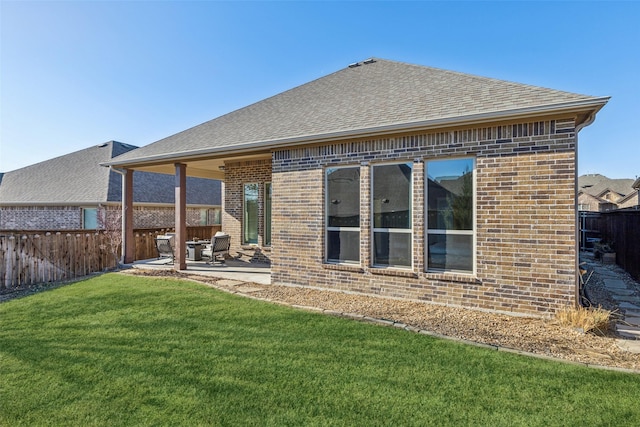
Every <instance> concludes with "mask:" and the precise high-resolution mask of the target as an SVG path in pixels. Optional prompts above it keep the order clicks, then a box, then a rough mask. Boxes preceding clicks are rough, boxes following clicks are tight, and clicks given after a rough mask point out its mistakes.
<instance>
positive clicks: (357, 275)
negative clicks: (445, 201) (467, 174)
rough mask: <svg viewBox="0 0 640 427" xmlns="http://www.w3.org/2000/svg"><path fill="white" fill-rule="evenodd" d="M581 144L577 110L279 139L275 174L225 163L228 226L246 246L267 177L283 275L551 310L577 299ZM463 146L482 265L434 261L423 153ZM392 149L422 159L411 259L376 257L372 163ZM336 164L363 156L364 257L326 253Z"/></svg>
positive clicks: (356, 288) (458, 302)
mask: <svg viewBox="0 0 640 427" xmlns="http://www.w3.org/2000/svg"><path fill="white" fill-rule="evenodd" d="M575 153H576V134H575V130H574V121H573V119H556V120H546V121H531V122H526V123H524V122H523V123H509V124H504V125H499V126H496V125H493V126H487V127H477V128H467V129H457V130H450V131H441V132H437V133H425V134H414V135H394V136H389V137H385V138H380V139H369V140H354V141H340V142H336V143H332V144H325V145H319V146H313V147H305V148H292V149H289V150H280V151H276V152H274V153H273V155H272V167H273V173H272V177H271V176H270V173H269V162H247V163H235V164H227V165H226V166H227V167H226V177H225V187H226V191H225V203H226V206H225V212H224V213H223V229H224V230H225V231H227V232H229V233H230V234H231V236H232V239H233V241H232V249H233V248H238V247H240V246H241V245H240V242H239V238H240V236H241V235H242V184H243V183H246V182H258V183H260V184H261V186H260V187H261V191H263V189H264V185H262V184H263V183H264V182H267V181H269V180H271V181H272V182H273V211H272V217H273V219H272V222H273V224H272V225H273V235H272V243H273V252H272V253H270V258H271V269H272V270H271V271H272V282H273V283H289V284H297V285H303V286H318V287H324V288H330V289H336V290H344V291H352V292H359V293H365V294H379V295H384V296H389V297H399V298H408V299H414V300H422V301H429V302H432V303H435V304H446V305H454V306H463V307H468V308H473V309H478V310H491V311H499V312H508V313H519V314H525V315H534V316H547V315H550V314H552V313H553V312H555V311H557V310H558V309H560V308H562V307H565V306H567V305H575V302H576V276H575V264H576V216H575V206H576V201H575V179H576V158H575ZM461 156H470V157H474V158H475V159H476V171H475V179H476V247H475V251H476V272H475V275H465V274H454V273H432V272H428V273H427V272H425V250H424V239H425V227H424V217H425V212H424V209H425V206H424V189H425V178H424V162H425V161H428V160H431V159H446V158H451V157H461ZM381 161H403V162H406V161H410V162H413V165H414V166H413V209H412V215H413V266H412V267H411V268H408V269H401V268H373V267H371V264H372V263H371V241H370V240H371V239H370V236H371V232H372V230H371V219H370V213H371V212H370V203H371V201H370V176H371V174H370V172H371V165H372V164H375V163H377V162H381ZM337 165H352V166H353V165H355V166H359V167H360V172H361V181H360V182H361V196H360V197H361V208H360V209H361V210H360V215H361V220H360V226H361V229H360V236H361V239H360V241H361V243H360V254H361V259H360V264H359V265H341V264H326V263H324V225H325V224H324V222H325V220H324V170H325V168H326V167H327V166H337ZM260 200H261V203H262V200H263V194H262V193H261V194H260ZM260 218H261V220H262V214H261V215H260ZM260 235H262V223H261V224H260ZM259 246H260V245H258V247H259Z"/></svg>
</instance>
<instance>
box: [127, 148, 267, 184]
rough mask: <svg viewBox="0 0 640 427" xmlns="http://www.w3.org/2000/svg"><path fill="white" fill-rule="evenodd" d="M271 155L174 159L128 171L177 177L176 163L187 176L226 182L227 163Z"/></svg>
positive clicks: (143, 165) (258, 158)
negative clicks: (225, 167)
mask: <svg viewBox="0 0 640 427" xmlns="http://www.w3.org/2000/svg"><path fill="white" fill-rule="evenodd" d="M270 158H271V153H270V152H265V153H253V154H251V155H228V156H215V157H194V158H172V159H167V160H164V162H163V161H161V160H158V161H157V162H155V163H152V164H140V165H135V164H134V165H128V166H127V168H128V169H133V170H137V171H145V172H156V173H163V174H167V175H175V173H176V169H175V164H176V163H182V164H185V165H187V176H193V177H198V178H211V179H218V180H224V164H225V162H237V161H249V160H260V159H270Z"/></svg>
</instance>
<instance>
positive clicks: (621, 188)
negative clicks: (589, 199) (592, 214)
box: [578, 173, 634, 198]
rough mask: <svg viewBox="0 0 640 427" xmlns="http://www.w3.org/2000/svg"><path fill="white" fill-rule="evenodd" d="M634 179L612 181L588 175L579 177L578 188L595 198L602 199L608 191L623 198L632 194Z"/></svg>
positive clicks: (598, 175) (602, 176)
mask: <svg viewBox="0 0 640 427" xmlns="http://www.w3.org/2000/svg"><path fill="white" fill-rule="evenodd" d="M633 181H634V180H633V179H624V178H623V179H612V178H608V177H606V176H604V175H600V174H598V173H596V174H587V175H580V176H579V177H578V188H579V190H581V191H584V192H585V193H587V194H590V195H592V196H595V197H598V198H600V197H602V196H603V195H604V194H606V193H607V192H608V191H612V192H614V193H617V194H620V195H621V196H622V197H624V196H626V195H628V194H629V193H632V192H633V191H634V189H633V183H634V182H633Z"/></svg>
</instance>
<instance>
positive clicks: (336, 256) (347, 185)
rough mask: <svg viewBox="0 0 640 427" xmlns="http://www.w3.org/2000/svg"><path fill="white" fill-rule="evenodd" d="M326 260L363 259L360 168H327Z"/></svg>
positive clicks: (338, 261)
mask: <svg viewBox="0 0 640 427" xmlns="http://www.w3.org/2000/svg"><path fill="white" fill-rule="evenodd" d="M325 206H326V207H325V212H326V215H327V216H326V221H327V228H326V235H325V247H326V260H327V262H332V263H343V262H344V263H358V262H359V261H360V168H359V167H341V168H329V169H327V170H326V201H325Z"/></svg>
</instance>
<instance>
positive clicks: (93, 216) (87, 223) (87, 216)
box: [82, 208, 98, 230]
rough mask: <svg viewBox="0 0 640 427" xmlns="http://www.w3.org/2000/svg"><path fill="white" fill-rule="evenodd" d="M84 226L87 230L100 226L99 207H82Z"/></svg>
mask: <svg viewBox="0 0 640 427" xmlns="http://www.w3.org/2000/svg"><path fill="white" fill-rule="evenodd" d="M82 228H83V229H85V230H95V229H97V228H98V209H96V208H83V209H82Z"/></svg>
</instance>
